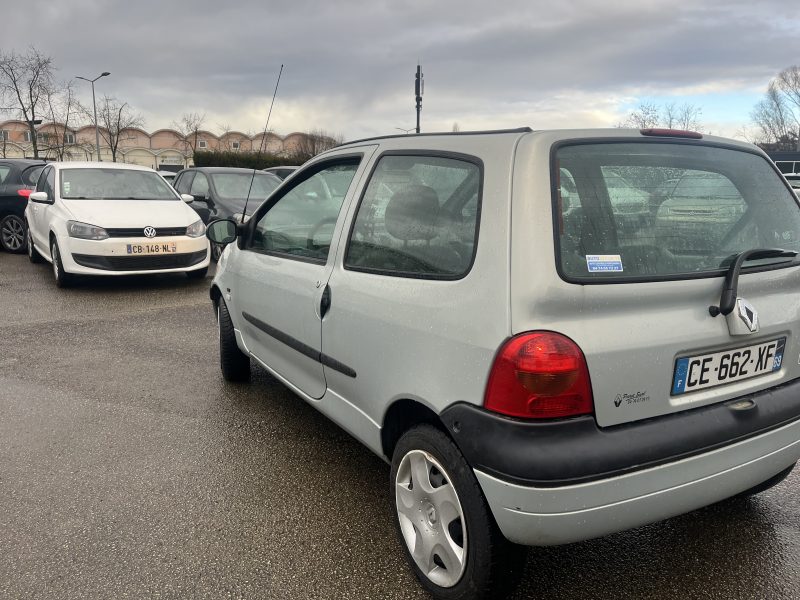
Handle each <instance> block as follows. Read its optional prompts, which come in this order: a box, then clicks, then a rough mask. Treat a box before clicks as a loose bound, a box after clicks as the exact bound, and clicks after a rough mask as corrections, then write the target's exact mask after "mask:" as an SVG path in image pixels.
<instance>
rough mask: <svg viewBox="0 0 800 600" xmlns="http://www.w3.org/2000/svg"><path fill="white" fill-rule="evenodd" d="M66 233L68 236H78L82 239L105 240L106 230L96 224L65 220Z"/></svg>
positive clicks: (106, 236)
mask: <svg viewBox="0 0 800 600" xmlns="http://www.w3.org/2000/svg"><path fill="white" fill-rule="evenodd" d="M67 233H68V234H69V237H74V238H80V239H82V240H107V239H108V232H107V231H106V230H105V229H103V228H102V227H98V226H97V225H89V224H88V223H81V222H80V221H67Z"/></svg>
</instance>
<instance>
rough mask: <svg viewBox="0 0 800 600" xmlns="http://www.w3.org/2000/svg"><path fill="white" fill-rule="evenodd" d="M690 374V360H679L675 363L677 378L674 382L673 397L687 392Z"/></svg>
mask: <svg viewBox="0 0 800 600" xmlns="http://www.w3.org/2000/svg"><path fill="white" fill-rule="evenodd" d="M688 372H689V359H688V358H679V359H678V362H677V363H675V377H674V378H673V380H672V395H673V396H677V395H678V394H682V393H683V392H685V391H686V376H687V375H688Z"/></svg>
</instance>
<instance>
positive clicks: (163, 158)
mask: <svg viewBox="0 0 800 600" xmlns="http://www.w3.org/2000/svg"><path fill="white" fill-rule="evenodd" d="M100 129H101V131H102V130H103V128H102V127H101V128H100ZM305 137H306V134H305V133H301V132H294V133H290V134H289V135H287V136H284V137H281V136H279V135H277V134H276V133H273V132H271V131H270V132H268V133H267V134H266V135H264V134H263V133H258V134H256V135H252V136H251V135H248V134H246V133H243V132H241V131H226V132H224V133H223V134H222V135H216V134H215V133H213V132H211V131H206V130H201V131H198V132H197V133H196V134H194V133H192V134H190V135H188V136H184V135H182V134H181V133H180V132H178V131H176V130H174V129H157V130H156V131H153V132H152V133H148V132H147V131H145V130H144V129H140V128H138V127H129V128H127V129H124V130H122V132H120V136H119V143H118V148H117V156H116V160H117V162H125V163H132V164H137V165H142V166H145V167H151V168H153V169H157V170H167V171H177V170H180V169H182V168H184V167H187V166H192V165H193V164H194V162H193V158H192V157H193V156H194V150H195V149H197V150H211V151H214V150H219V151H229V152H257V151H258V150H259V149H260V150H261V151H262V152H266V153H269V154H278V155H291V154H294V153H296V152H298V151H299V150H300V149H302V148H303V138H305ZM30 138H31V134H30V129H29V128H28V125H27V123H25V121H19V120H15V119H10V120H7V121H0V157H2V158H30V157H32V156H33V143H32V141H31V139H30ZM36 139H37V146H38V148H39V156H40V157H43V158H46V159H49V160H96V158H97V152H96V149H95V128H94V126H93V125H84V126H81V127H68V126H65V125H64V124H62V123H50V122H46V123H43V124H41V125H39V126H38V127H36ZM100 154H101V157H102V159H103V160H104V161H111V160H112V153H111V149H110V148H109V146H108V143H107V141H105V140H104V139H103V133H101V134H100Z"/></svg>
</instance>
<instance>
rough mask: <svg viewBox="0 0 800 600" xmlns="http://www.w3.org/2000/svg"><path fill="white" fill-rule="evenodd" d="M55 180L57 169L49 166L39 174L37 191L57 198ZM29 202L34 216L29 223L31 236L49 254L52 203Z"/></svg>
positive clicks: (51, 197) (50, 197)
mask: <svg viewBox="0 0 800 600" xmlns="http://www.w3.org/2000/svg"><path fill="white" fill-rule="evenodd" d="M55 182H56V179H55V169H54V168H53V167H51V166H47V167H45V168H44V170H43V171H42V174H41V175H39V181H38V182H37V183H36V191H37V192H45V193H46V194H47V197H48V198H49V199H51V200H53V199H55V188H56V183H55ZM29 204H30V207H31V215H32V216H33V218H32V219H31V220H30V222H29V223H28V227H29V228H30V231H31V238H33V241H34V242H35V244H36V246H37V247H38V248H40V249H43V250H44V252H45V253H47V254H48V255H49V240H48V231H49V226H48V220H47V215H48V213H49V211H50V208H51V206H52V205H50V204H41V203H39V202H30V203H29Z"/></svg>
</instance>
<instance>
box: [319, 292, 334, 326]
mask: <svg viewBox="0 0 800 600" xmlns="http://www.w3.org/2000/svg"><path fill="white" fill-rule="evenodd" d="M330 307H331V286H329V285H325V289H324V290H323V291H322V298H321V299H320V301H319V318H320V319H322V318H324V317H325V313H327V312H328V309H329V308H330Z"/></svg>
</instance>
